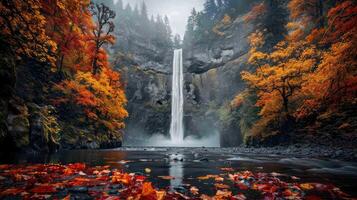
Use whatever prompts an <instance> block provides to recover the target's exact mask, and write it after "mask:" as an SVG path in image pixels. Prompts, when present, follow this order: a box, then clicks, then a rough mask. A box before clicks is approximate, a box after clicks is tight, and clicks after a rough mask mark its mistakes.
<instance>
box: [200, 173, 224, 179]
mask: <svg viewBox="0 0 357 200" xmlns="http://www.w3.org/2000/svg"><path fill="white" fill-rule="evenodd" d="M218 177H219V176H218V175H211V174H209V175H206V176H199V177H197V179H198V180H208V179H211V178H218Z"/></svg>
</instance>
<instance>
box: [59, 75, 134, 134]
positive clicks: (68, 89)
mask: <svg viewBox="0 0 357 200" xmlns="http://www.w3.org/2000/svg"><path fill="white" fill-rule="evenodd" d="M119 78H120V76H119V73H117V72H115V71H112V70H111V69H104V71H102V72H101V73H100V74H99V75H98V76H93V75H92V74H91V73H90V72H78V73H77V74H76V75H75V77H74V80H66V81H64V82H62V83H61V84H59V85H57V89H59V90H60V91H61V92H62V93H63V94H64V96H65V97H67V98H68V99H69V101H70V102H71V103H75V104H78V105H81V106H82V107H83V108H84V112H85V114H86V115H87V117H88V118H89V119H90V120H95V121H97V122H99V123H100V124H102V125H103V126H104V127H106V128H107V129H109V130H110V131H114V130H116V129H121V128H124V122H123V119H124V118H125V117H127V116H128V113H127V111H126V110H125V105H126V102H127V100H126V97H125V93H124V91H123V89H122V88H121V85H120V82H119Z"/></svg>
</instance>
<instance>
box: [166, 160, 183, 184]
mask: <svg viewBox="0 0 357 200" xmlns="http://www.w3.org/2000/svg"><path fill="white" fill-rule="evenodd" d="M183 160H184V155H183V154H171V155H170V163H169V165H170V168H169V175H170V176H172V177H175V178H174V179H171V180H170V186H171V188H175V187H179V186H181V185H182V180H183V174H184V171H183V162H182V161H183Z"/></svg>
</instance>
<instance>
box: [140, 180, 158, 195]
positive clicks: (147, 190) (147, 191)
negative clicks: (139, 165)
mask: <svg viewBox="0 0 357 200" xmlns="http://www.w3.org/2000/svg"><path fill="white" fill-rule="evenodd" d="M142 187H143V189H142V192H141V195H142V196H144V197H145V196H149V195H152V194H153V193H155V192H156V191H155V189H154V188H153V187H152V184H151V183H150V182H146V183H143V186H142Z"/></svg>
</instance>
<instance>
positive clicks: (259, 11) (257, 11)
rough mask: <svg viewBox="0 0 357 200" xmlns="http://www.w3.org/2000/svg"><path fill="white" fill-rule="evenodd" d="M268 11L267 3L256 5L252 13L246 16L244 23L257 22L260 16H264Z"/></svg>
mask: <svg viewBox="0 0 357 200" xmlns="http://www.w3.org/2000/svg"><path fill="white" fill-rule="evenodd" d="M266 11H267V7H266V5H265V3H264V2H263V3H260V4H257V5H255V6H254V7H253V8H252V9H251V11H250V12H249V13H248V14H246V15H245V16H244V21H245V22H250V21H254V20H257V19H258V18H259V17H260V16H262V15H264V14H265V13H266Z"/></svg>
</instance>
